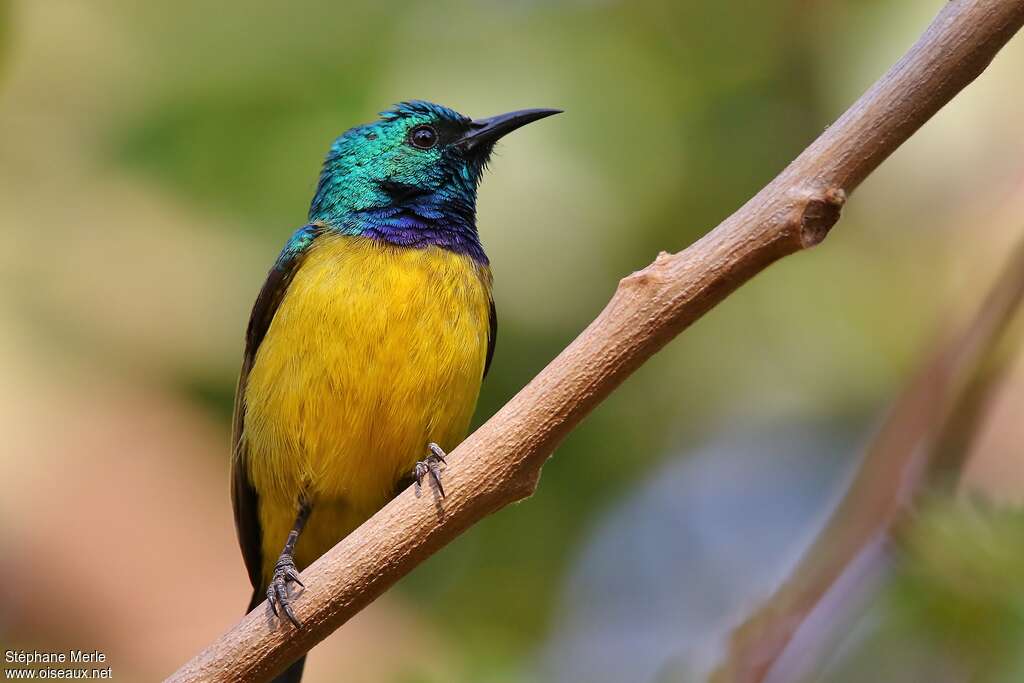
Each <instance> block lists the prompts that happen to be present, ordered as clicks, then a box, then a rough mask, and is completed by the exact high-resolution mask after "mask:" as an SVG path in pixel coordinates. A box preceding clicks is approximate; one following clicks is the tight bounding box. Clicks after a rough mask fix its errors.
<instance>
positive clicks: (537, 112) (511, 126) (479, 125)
mask: <svg viewBox="0 0 1024 683" xmlns="http://www.w3.org/2000/svg"><path fill="white" fill-rule="evenodd" d="M561 113H562V110H561V109H520V110H519V111H510V112H509V113H507V114H498V115H497V116H492V117H490V118H489V119H476V120H474V121H471V122H470V124H469V130H468V131H467V132H466V134H465V135H464V136H463V137H462V139H461V140H459V141H458V142H457V143H455V144H456V146H457V147H458V148H459V149H461V150H462V151H463V152H471V151H473V150H474V149H478V148H487V147H490V146H491V145H493V144H494V143H495V142H497V141H498V139H499V138H502V137H504V136H506V135H508V134H509V133H511V132H512V131H514V130H515V129H516V128H522V127H523V126H525V125H526V124H528V123H533V122H534V121H539V120H540V119H543V118H547V117H548V116H552V115H554V114H561Z"/></svg>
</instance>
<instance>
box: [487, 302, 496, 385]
mask: <svg viewBox="0 0 1024 683" xmlns="http://www.w3.org/2000/svg"><path fill="white" fill-rule="evenodd" d="M489 325H490V327H489V329H488V330H487V360H485V361H484V377H487V371H488V370H490V369H491V360H492V359H493V358H494V345H495V344H497V343H498V309H496V308H495V307H494V297H493V296H492V297H491V316H490V321H489Z"/></svg>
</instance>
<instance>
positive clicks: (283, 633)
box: [169, 0, 1024, 681]
mask: <svg viewBox="0 0 1024 683" xmlns="http://www.w3.org/2000/svg"><path fill="white" fill-rule="evenodd" d="M1022 23H1024V0H953V1H952V2H949V3H948V4H946V5H945V6H944V7H943V9H942V11H941V12H940V13H939V15H938V17H937V18H936V19H935V21H934V22H933V23H932V24H931V26H930V27H929V28H928V29H927V31H926V32H925V33H924V35H923V36H922V37H921V39H920V40H919V41H918V42H917V44H916V45H914V46H913V47H912V48H911V49H910V51H909V52H908V53H907V54H906V55H905V56H904V57H903V58H902V59H901V60H900V61H899V62H898V63H897V64H896V65H895V66H893V67H892V69H890V70H889V72H888V73H887V74H886V75H885V76H883V77H882V78H881V79H880V80H879V81H878V82H877V83H875V85H874V86H872V87H871V89H870V90H868V91H867V92H866V93H865V94H864V95H863V96H862V97H861V98H860V99H859V100H858V101H857V102H856V103H855V104H854V105H853V106H852V107H851V108H850V109H849V110H848V111H847V112H846V113H845V114H844V115H843V116H842V117H841V118H840V119H839V120H838V121H836V122H835V123H834V124H833V125H832V126H831V127H830V128H829V129H828V130H826V131H825V132H824V133H823V134H822V135H821V136H820V137H819V138H818V139H817V140H816V141H815V142H814V143H813V144H812V145H811V146H810V147H808V148H807V150H805V151H804V152H803V154H801V155H800V156H799V157H798V158H797V159H796V160H795V161H794V162H793V163H792V164H790V165H789V167H788V168H786V169H785V170H784V171H783V172H782V173H781V174H780V175H779V176H778V177H777V178H775V180H773V181H772V182H771V183H770V184H769V185H768V186H767V187H765V188H764V189H763V190H762V191H761V192H759V193H758V194H757V196H755V197H754V198H753V199H751V200H750V201H748V202H747V203H746V204H745V205H744V206H743V207H742V208H740V209H739V211H737V212H736V213H735V214H733V215H732V216H730V217H729V218H728V219H726V220H725V222H723V223H722V224H721V225H719V226H718V227H717V228H716V229H714V230H713V231H711V232H710V233H708V234H707V235H705V236H704V237H703V238H702V239H700V240H699V241H697V242H696V243H694V244H693V245H692V246H691V247H690V248H688V249H686V250H685V251H683V252H681V253H679V254H675V255H670V254H667V253H663V254H661V255H660V256H659V257H658V258H657V260H655V262H654V263H653V264H651V265H650V266H648V267H647V268H645V269H644V270H641V271H639V272H636V273H633V274H632V275H630V276H628V277H626V278H624V279H623V280H622V281H621V282H620V283H619V287H618V289H617V290H616V292H615V295H614V296H613V297H612V300H611V301H610V302H609V304H608V305H607V307H605V309H604V310H603V311H602V312H601V314H600V315H599V316H598V317H597V319H596V320H594V321H593V322H592V323H591V324H590V325H589V326H588V327H587V329H586V330H584V331H583V333H582V334H580V336H579V337H577V338H576V340H575V341H573V342H572V343H571V344H570V345H569V346H568V347H567V348H566V349H565V350H564V351H562V353H561V354H559V355H558V357H557V358H555V360H553V361H552V362H551V363H550V364H549V365H548V367H547V368H545V369H544V370H543V371H542V372H541V373H540V374H539V375H537V377H535V378H534V379H533V380H532V381H531V382H530V383H529V384H528V385H527V386H526V387H525V388H524V389H523V390H522V391H520V392H519V393H518V394H517V395H516V396H515V397H514V398H513V399H512V400H511V401H509V402H508V403H507V404H506V405H505V406H504V407H503V408H502V409H501V410H499V411H498V412H497V413H496V414H495V415H494V416H493V417H492V418H491V419H490V420H488V421H487V423H486V424H484V425H483V426H482V427H480V428H479V429H478V430H477V431H476V432H474V433H473V434H471V435H470V436H469V438H467V439H466V441H465V442H463V444H462V445H461V446H459V447H458V448H457V449H455V451H453V452H452V454H451V457H450V459H449V462H450V463H451V465H450V467H449V468H448V470H447V477H446V479H445V489H446V493H447V494H448V495H447V497H446V498H445V500H444V504H443V507H442V508H441V509H440V510H439V509H437V508H435V506H434V505H433V502H432V501H430V500H427V499H426V498H422V499H417V498H416V497H415V495H414V494H413V492H412V491H406V492H404V493H402V494H401V495H399V496H398V497H397V498H395V499H394V500H393V501H392V502H391V503H389V504H388V505H387V506H386V507H385V508H384V509H383V510H381V511H380V512H378V513H377V514H376V515H374V517H373V518H371V519H370V520H369V521H367V522H366V523H365V524H363V525H362V526H361V527H359V528H358V529H357V530H356V531H354V532H353V533H351V534H350V535H348V536H347V537H345V539H343V540H342V541H341V542H340V543H339V544H338V545H336V546H335V547H334V548H333V549H332V550H331V551H329V552H328V553H327V554H325V555H324V556H323V557H321V558H320V559H319V560H318V561H317V562H315V563H314V564H313V565H312V566H311V567H309V568H308V569H307V570H306V571H305V572H304V573H303V580H304V581H305V583H306V586H307V587H308V588H307V589H306V590H305V591H304V592H303V594H302V597H301V599H299V600H298V601H297V605H296V611H297V613H298V615H299V618H300V619H302V621H303V623H304V624H305V626H304V627H303V628H302V629H301V630H295V629H293V628H292V627H291V625H289V624H280V623H277V622H273V621H268V619H267V615H266V613H265V611H264V610H263V609H262V608H261V609H257V610H256V611H255V612H253V613H252V614H249V615H247V616H246V617H244V618H243V619H242V620H241V621H240V622H239V623H238V624H236V625H235V626H234V627H232V628H231V629H230V630H229V631H228V632H227V633H225V634H224V635H223V636H221V637H220V638H219V639H218V640H217V641H216V642H214V643H213V644H212V645H210V646H209V647H208V648H207V649H206V650H204V651H203V652H201V653H199V654H198V655H196V657H195V658H193V659H192V660H191V661H189V662H188V663H186V664H185V665H184V666H183V667H182V668H181V669H180V670H178V671H177V672H176V673H174V674H173V675H172V676H171V678H170V679H169V680H171V681H262V680H266V679H268V678H270V677H271V676H272V675H273V674H276V673H278V672H280V671H281V670H283V669H284V668H285V667H286V666H287V665H288V663H289V662H291V661H293V660H295V659H296V658H297V657H298V656H299V655H301V654H302V653H304V652H306V651H308V650H309V649H310V648H311V647H313V646H314V645H315V644H317V643H318V642H320V641H321V640H323V639H324V638H325V637H327V635H328V634H330V633H331V632H333V631H334V630H335V629H337V628H338V627H339V626H341V625H342V624H344V623H345V622H346V621H347V620H348V619H350V618H351V617H352V616H353V615H354V614H356V613H357V612H358V611H359V610H361V609H362V608H363V607H365V606H366V605H368V604H369V603H370V602H372V601H373V600H375V599H376V598H377V597H378V596H379V595H380V594H381V593H383V592H384V591H385V590H386V589H387V588H388V587H390V586H391V585H392V584H394V583H395V581H397V580H398V579H399V578H401V577H402V576H404V575H405V574H407V573H408V572H409V571H410V570H412V569H413V568H414V567H415V566H416V565H418V564H419V563H420V562H422V561H423V560H425V559H426V558H427V557H429V556H430V555H431V554H433V553H435V552H437V550H438V549H440V548H441V547H442V546H444V545H445V544H446V543H448V542H449V541H451V540H452V539H453V538H455V537H456V536H458V535H459V534H460V533H462V532H463V531H464V530H465V529H466V528H467V527H469V526H470V525H472V524H474V523H475V522H477V521H479V520H480V519H481V518H483V517H484V516H486V515H488V514H490V513H492V512H494V511H495V510H497V509H499V508H501V507H504V506H505V505H507V504H509V503H511V502H514V501H517V500H520V499H522V498H525V497H527V496H529V495H530V494H532V493H533V491H534V489H535V488H536V485H537V480H538V478H539V477H540V468H541V466H542V465H543V463H544V461H545V460H547V458H548V457H550V455H551V453H552V452H553V451H554V450H555V447H556V446H557V445H558V444H559V442H560V441H561V440H562V439H563V438H564V437H565V435H566V434H567V433H568V432H569V431H570V430H571V429H572V428H573V427H575V426H576V425H577V424H578V423H579V422H580V420H582V419H583V418H584V417H585V416H586V415H587V414H588V413H589V412H590V411H591V410H592V409H593V408H594V406H596V405H597V404H598V403H600V402H601V401H602V400H604V399H605V398H606V397H607V396H608V395H609V394H610V393H611V392H612V391H613V390H614V389H615V388H616V387H618V386H619V384H621V383H622V381H623V380H624V379H625V378H626V377H628V376H629V375H630V374H631V373H632V372H633V371H634V370H636V368H637V367H639V366H640V365H641V364H642V363H643V362H644V361H646V360H647V359H648V358H650V357H651V356H652V355H653V354H654V353H655V352H657V351H658V350H659V349H660V348H661V347H663V346H664V345H665V344H666V343H668V341H669V340H671V339H672V338H673V337H675V336H676V335H677V334H679V332H681V331H682V330H683V329H685V328H686V327H687V326H688V325H690V324H691V323H693V322H694V321H695V320H697V319H698V318H699V317H700V316H702V315H703V314H704V313H705V312H707V311H708V310H709V309H711V308H712V307H713V306H715V305H716V304H717V303H719V302H720V301H722V300H723V299H724V298H725V297H726V296H728V295H729V294H730V293H731V292H733V291H734V290H735V289H736V288H737V287H739V286H740V285H741V284H743V283H744V282H746V281H747V280H749V279H750V278H752V277H753V276H754V275H756V274H757V273H759V272H760V271H762V270H763V269H764V268H765V267H767V266H768V265H769V264H771V263H773V262H774V261H776V260H778V259H779V258H781V257H783V256H786V255H788V254H792V253H794V252H797V251H799V250H801V249H805V248H807V247H810V246H813V245H815V244H817V243H818V242H820V241H821V240H822V239H824V238H825V236H826V235H827V234H828V231H829V229H831V227H832V226H833V224H835V222H836V220H838V218H839V211H840V209H841V207H842V205H843V203H844V202H845V200H846V196H847V194H848V193H849V192H851V191H852V190H853V189H854V188H856V187H857V185H858V184H860V182H861V181H862V180H864V178H865V177H867V175H868V174H869V173H871V172H872V171H873V170H874V169H875V168H876V167H877V166H878V165H879V164H880V163H881V162H882V161H883V160H884V159H885V158H886V157H888V156H889V155H890V154H892V153H893V151H895V150H896V148H898V147H899V146H900V145H901V144H902V143H903V142H904V141H905V140H906V139H907V138H908V137H910V136H911V135H912V134H913V133H914V132H915V131H916V130H917V129H918V128H920V126H921V125H922V124H924V122H925V121H927V120H928V119H929V118H931V117H932V116H933V115H934V114H935V113H936V112H937V111H938V110H939V109H940V108H941V107H942V106H943V105H945V104H946V103H947V102H948V101H949V100H950V99H952V98H953V96H954V95H956V94H957V93H958V92H959V91H960V90H962V89H963V88H964V87H965V86H966V85H967V84H968V83H970V82H971V81H972V80H974V79H975V78H976V77H977V76H978V75H979V74H980V73H981V72H982V71H983V70H984V69H985V68H986V67H987V66H988V64H989V62H990V61H991V60H992V58H993V57H994V56H995V55H996V53H997V52H998V51H999V49H1000V48H1001V47H1002V46H1003V45H1004V44H1005V43H1006V42H1007V41H1008V40H1009V39H1010V38H1011V37H1012V36H1013V34H1014V33H1016V32H1017V30H1018V29H1020V27H1021V24H1022Z"/></svg>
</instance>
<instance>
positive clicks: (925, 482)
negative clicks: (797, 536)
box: [712, 241, 1024, 683]
mask: <svg viewBox="0 0 1024 683" xmlns="http://www.w3.org/2000/svg"><path fill="white" fill-rule="evenodd" d="M1022 299H1024V241H1022V242H1021V244H1020V245H1018V247H1017V249H1016V251H1015V252H1014V254H1013V255H1012V257H1011V259H1010V261H1009V263H1008V264H1007V266H1006V267H1005V269H1004V270H1003V271H1002V273H1001V274H1000V275H999V277H998V278H997V279H996V281H995V284H993V285H992V288H991V289H990V291H989V292H988V294H987V296H986V297H985V300H984V301H983V302H982V304H981V305H980V306H979V308H978V310H977V312H976V313H975V314H974V316H972V317H971V318H970V320H968V321H967V322H965V323H964V324H963V325H962V326H961V327H960V329H959V330H958V331H957V333H956V334H954V335H953V336H952V337H951V338H949V339H947V340H945V341H944V342H943V343H942V344H940V345H939V346H938V348H937V350H936V351H935V352H934V353H933V354H932V355H931V357H930V358H929V359H928V360H927V361H926V362H925V363H924V364H923V365H922V367H921V368H920V370H919V371H918V372H917V374H916V376H915V377H914V379H913V380H912V381H911V382H910V383H909V384H908V385H907V387H906V388H905V389H904V391H903V393H902V394H901V395H900V397H899V399H898V400H897V401H896V403H895V404H894V405H893V407H892V409H891V410H890V411H889V414H888V416H887V417H886V420H885V422H884V423H883V425H882V427H881V429H880V430H879V432H878V435H877V436H876V437H875V439H874V441H873V442H872V443H871V445H870V447H869V448H868V450H867V453H866V454H865V457H864V461H863V462H862V463H861V465H860V468H859V469H858V471H857V474H856V476H855V477H854V479H853V482H852V483H851V485H850V487H849V489H848V490H847V493H846V495H845V496H844V498H843V500H842V501H841V502H840V504H839V505H838V506H837V508H836V510H835V511H834V512H833V513H832V516H831V518H830V519H829V522H828V524H826V525H825V527H824V528H823V529H822V531H821V532H820V533H819V534H818V536H817V538H816V539H815V541H814V543H813V544H811V547H810V548H809V549H808V550H807V552H806V553H805V554H804V557H803V559H802V560H801V561H800V564H799V565H797V567H796V568H795V569H794V570H793V572H792V573H791V574H790V576H789V578H788V579H787V580H786V583H785V584H783V585H782V587H781V588H780V589H779V590H778V591H776V593H775V594H774V595H772V596H771V597H770V598H769V599H768V600H766V601H765V603H764V604H763V605H762V606H761V607H760V608H759V609H758V610H757V611H756V612H754V613H753V614H752V615H751V616H750V617H749V618H748V619H746V621H744V622H743V623H742V624H741V625H740V626H739V627H737V628H736V629H735V630H734V631H733V634H732V638H731V640H730V644H729V652H728V654H727V655H726V661H725V662H724V664H723V666H722V667H721V668H720V669H719V670H718V671H717V672H716V673H715V675H714V676H713V677H712V680H714V681H715V682H716V683H760V682H761V681H766V680H803V678H804V675H806V674H807V673H809V672H808V671H807V669H808V668H809V667H811V666H812V665H813V664H814V663H815V660H817V659H818V658H819V657H820V655H821V653H820V652H816V651H815V647H814V646H813V645H807V646H805V647H799V646H798V645H797V643H796V640H797V639H796V633H797V631H798V629H799V628H800V627H801V626H802V625H803V624H804V623H805V622H806V621H807V620H808V619H809V617H810V616H811V614H812V612H814V611H815V610H817V609H819V607H821V606H822V605H824V604H826V603H828V604H830V607H829V612H830V614H829V615H828V619H827V626H826V625H825V624H824V623H822V621H821V619H818V620H816V622H815V623H816V624H817V626H816V631H817V632H816V633H815V634H814V639H815V640H816V641H817V644H818V645H821V644H822V643H823V641H824V640H827V638H822V635H823V634H822V631H824V630H828V629H829V628H832V629H834V628H835V627H836V626H838V625H839V624H840V623H842V622H843V620H844V619H845V618H846V617H848V616H849V612H850V611H851V607H853V606H854V605H853V604H855V603H856V602H857V600H856V598H858V597H860V593H861V592H862V589H866V586H863V585H862V583H863V582H864V581H865V580H866V579H867V578H869V577H870V576H874V575H877V573H878V572H879V571H881V570H882V569H883V568H884V567H883V565H884V560H885V557H884V555H883V554H882V553H879V552H877V550H878V549H880V548H881V547H883V545H884V543H885V540H886V539H887V538H888V537H889V536H890V535H891V534H893V533H895V530H896V527H898V526H902V525H903V524H904V523H905V522H906V521H907V519H908V514H907V513H908V512H909V510H910V509H911V508H910V506H911V505H912V504H913V503H914V501H915V500H916V499H917V498H918V497H919V496H920V495H922V494H924V493H926V492H927V491H928V490H929V489H930V488H931V486H935V487H943V488H947V489H948V488H951V487H950V485H951V484H954V483H955V482H954V481H953V480H952V478H951V475H952V474H954V473H955V472H957V471H959V470H960V467H961V465H962V459H963V456H964V454H965V453H966V451H967V448H968V443H969V441H970V440H971V439H972V437H973V436H974V435H975V434H976V433H977V430H978V428H979V427H980V424H981V420H982V418H983V417H984V412H985V407H986V406H987V405H988V402H989V401H988V399H989V398H990V397H991V394H992V393H993V391H994V390H995V388H996V387H997V386H998V380H999V378H1000V377H1001V373H999V372H998V371H996V370H995V369H994V368H992V367H987V365H989V364H990V362H991V361H992V360H993V358H994V357H995V356H997V354H996V353H995V352H996V350H997V348H998V345H999V343H1000V340H1001V339H1002V337H1003V333H1004V332H1005V331H1006V329H1007V327H1008V326H1009V324H1010V322H1011V321H1012V320H1013V318H1014V315H1015V314H1016V313H1017V312H1018V311H1019V310H1020V307H1021V300H1022ZM996 360H1002V361H1003V363H1002V364H1000V365H1001V366H1002V367H1003V368H1004V369H1005V366H1006V363H1005V361H1006V360H1007V358H1006V357H1005V355H1004V357H1003V358H1001V359H998V358H997V359H996ZM929 485H931V486H929ZM865 560H866V562H865ZM850 575H855V576H854V577H853V579H852V580H851V579H849V576H850ZM840 594H841V595H840ZM798 649H799V650H804V651H802V652H796V653H794V650H798ZM784 654H787V655H789V656H788V657H787V658H786V659H787V660H788V664H780V662H782V661H783V655H784ZM780 666H781V667H782V668H785V669H786V671H785V673H780V672H779V671H778V670H777V669H778V667H780ZM793 667H796V668H799V669H800V671H799V672H798V671H793V670H792V668H793Z"/></svg>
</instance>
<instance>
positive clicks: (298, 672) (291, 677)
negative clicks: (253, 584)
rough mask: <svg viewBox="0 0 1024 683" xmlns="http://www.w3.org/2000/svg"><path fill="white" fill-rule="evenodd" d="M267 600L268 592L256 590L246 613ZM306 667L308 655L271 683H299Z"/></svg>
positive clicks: (296, 661) (297, 660)
mask: <svg viewBox="0 0 1024 683" xmlns="http://www.w3.org/2000/svg"><path fill="white" fill-rule="evenodd" d="M266 599H267V593H266V591H261V590H259V589H256V590H255V591H254V592H253V594H252V600H250V601H249V609H247V610H245V613H246V614H248V613H249V612H251V611H253V610H254V609H256V608H257V607H259V606H260V603H262V602H263V601H264V600H266ZM305 666H306V655H302V656H301V657H299V658H298V659H296V660H295V661H294V662H292V665H291V666H289V667H288V668H287V669H285V670H284V671H283V672H281V673H280V674H278V676H277V677H276V678H274V680H273V681H271V682H270V683H299V681H301V680H302V669H303V667H305Z"/></svg>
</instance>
